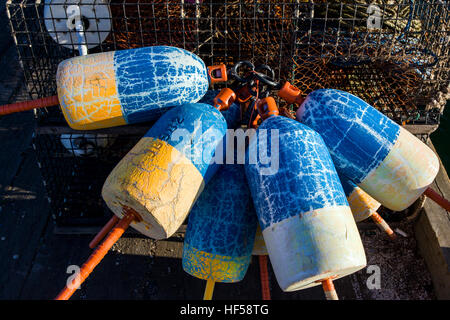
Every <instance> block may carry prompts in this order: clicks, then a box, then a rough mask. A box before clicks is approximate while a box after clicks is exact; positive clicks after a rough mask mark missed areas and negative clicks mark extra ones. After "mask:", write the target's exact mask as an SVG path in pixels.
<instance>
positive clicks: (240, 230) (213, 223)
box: [182, 164, 257, 300]
mask: <svg viewBox="0 0 450 320" xmlns="http://www.w3.org/2000/svg"><path fill="white" fill-rule="evenodd" d="M250 202H251V198H250V191H249V189H248V186H247V181H246V178H245V172H244V166H243V165H242V164H225V165H223V166H221V168H220V169H219V170H218V172H217V173H216V175H215V176H214V177H213V178H212V179H211V181H210V182H209V184H208V185H207V186H206V188H205V190H204V191H203V193H202V194H201V195H200V197H199V198H198V200H197V202H196V203H195V205H194V207H193V208H192V210H191V212H190V213H189V218H188V226H187V230H186V235H185V240H184V246H183V260H182V264H183V270H184V271H186V272H187V273H189V274H190V275H192V276H194V277H197V278H199V279H203V280H207V286H206V290H205V295H204V299H205V300H210V299H211V298H212V291H213V288H214V283H215V282H225V283H233V282H237V281H241V280H242V279H243V278H244V276H245V273H246V272H247V269H248V266H249V264H250V261H251V256H252V248H253V242H254V238H255V231H256V224H257V219H256V215H255V214H254V212H252V211H251V210H249V205H250Z"/></svg>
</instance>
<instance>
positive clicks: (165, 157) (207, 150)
mask: <svg viewBox="0 0 450 320" xmlns="http://www.w3.org/2000/svg"><path fill="white" fill-rule="evenodd" d="M226 128H227V127H226V121H225V118H224V117H223V115H222V114H221V113H220V112H219V111H218V110H217V109H215V108H213V107H212V106H210V105H207V104H202V103H194V104H188V105H183V106H179V107H176V108H173V109H171V110H170V111H168V112H166V113H165V114H164V115H163V116H162V117H161V118H160V119H159V120H158V121H157V122H156V123H155V124H154V125H153V126H152V128H151V129H150V130H149V131H148V132H147V133H146V135H145V136H144V137H143V138H142V139H141V140H140V141H139V142H138V143H137V144H136V146H135V147H134V148H133V149H132V150H131V151H130V152H128V154H127V155H126V156H125V157H124V158H123V159H122V160H121V161H120V162H119V163H118V164H117V166H116V167H115V168H114V169H113V170H112V172H111V173H110V174H109V176H108V177H107V179H106V181H105V183H104V185H103V189H102V197H103V199H104V200H105V202H106V204H107V205H108V207H109V208H110V209H111V210H112V211H113V213H114V214H115V215H116V216H117V217H118V218H119V219H120V220H118V222H117V224H115V225H114V223H115V222H116V221H117V218H112V219H111V220H110V221H109V222H108V223H107V225H106V226H105V227H104V228H103V229H102V230H101V231H100V233H99V234H98V235H97V236H96V237H95V238H94V239H93V241H92V242H91V244H90V246H91V247H94V246H95V245H96V244H97V243H98V242H99V241H101V239H102V238H103V237H105V235H106V234H108V232H109V234H108V235H107V236H106V238H105V240H103V242H102V243H100V245H99V246H98V247H97V248H96V249H95V251H94V253H93V254H92V255H91V257H90V258H89V259H88V262H87V263H86V264H85V265H86V267H85V268H84V266H83V267H82V273H81V280H80V284H81V282H83V281H84V280H85V279H86V278H87V276H88V275H89V273H91V272H92V270H93V269H94V268H95V266H96V265H97V264H98V263H99V262H100V261H101V259H102V258H103V257H104V256H105V255H106V253H107V252H108V250H109V249H110V248H111V246H112V245H113V244H114V242H116V241H117V240H118V239H119V237H120V236H121V235H122V234H123V232H124V231H125V230H124V229H126V228H127V227H128V226H129V225H131V226H132V227H133V228H135V229H136V230H138V231H139V232H141V233H142V234H144V235H146V236H148V237H151V238H153V239H163V238H168V237H170V236H171V235H172V234H173V233H174V232H175V231H176V230H177V229H178V228H179V227H180V225H181V224H182V223H183V221H184V220H185V218H186V216H187V214H188V212H189V210H190V209H191V207H192V205H193V204H194V202H195V201H196V199H197V197H198V196H199V195H200V193H201V192H202V191H203V188H204V186H205V184H206V183H207V182H208V181H209V180H210V179H211V177H212V176H213V175H214V173H215V171H216V170H217V167H216V166H211V163H212V161H213V157H214V154H215V150H216V147H217V146H218V145H219V144H220V143H221V141H222V140H223V138H224V136H225V133H226ZM111 226H113V227H112V229H111ZM109 230H111V231H109ZM120 230H123V231H121V232H119V231H120ZM74 291H75V289H73V288H67V287H66V288H65V289H64V290H63V292H62V293H61V294H60V295H58V297H57V299H68V298H70V296H71V295H72V294H73V292H74Z"/></svg>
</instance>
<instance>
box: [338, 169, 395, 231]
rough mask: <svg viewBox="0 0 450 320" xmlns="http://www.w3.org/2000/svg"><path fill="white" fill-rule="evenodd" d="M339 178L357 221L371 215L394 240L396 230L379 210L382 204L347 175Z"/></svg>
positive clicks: (379, 226)
mask: <svg viewBox="0 0 450 320" xmlns="http://www.w3.org/2000/svg"><path fill="white" fill-rule="evenodd" d="M339 179H340V180H341V183H342V187H343V189H344V192H345V195H346V196H347V200H348V204H349V205H350V209H351V210H352V213H353V218H355V222H361V221H364V220H366V219H368V218H369V217H370V218H371V219H372V220H373V222H375V224H376V225H377V226H378V228H380V229H381V230H382V231H383V232H385V233H386V234H387V235H388V236H389V238H391V239H392V240H394V239H395V238H396V235H395V232H394V231H393V230H392V229H391V227H389V225H388V224H387V222H386V221H384V219H383V218H382V217H381V216H380V215H379V214H378V212H377V210H378V208H379V207H380V206H381V204H380V203H379V202H378V201H377V200H375V199H374V198H372V197H371V196H369V195H368V194H367V193H366V192H364V191H363V190H362V189H361V188H360V187H358V186H357V185H356V184H354V183H353V182H352V181H350V180H349V179H347V178H346V177H345V176H343V175H339Z"/></svg>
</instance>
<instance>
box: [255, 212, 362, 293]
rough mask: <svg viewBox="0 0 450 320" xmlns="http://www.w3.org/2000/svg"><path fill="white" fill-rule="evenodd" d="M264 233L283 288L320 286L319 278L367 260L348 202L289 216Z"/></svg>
mask: <svg viewBox="0 0 450 320" xmlns="http://www.w3.org/2000/svg"><path fill="white" fill-rule="evenodd" d="M263 236H264V240H265V242H266V247H267V251H268V253H269V258H270V262H271V263H272V267H273V271H274V273H275V277H276V278H277V282H278V284H279V285H280V287H281V289H282V290H283V291H295V290H300V289H306V288H309V287H313V286H317V285H320V282H317V281H319V280H323V279H326V278H329V277H336V278H341V277H343V276H346V275H348V274H351V273H353V272H356V271H358V270H360V269H362V268H364V267H365V266H366V263H367V261H366V255H365V253H364V247H363V244H362V242H361V238H360V236H359V232H358V229H357V227H356V223H355V220H354V219H353V216H352V213H351V211H350V208H349V207H348V206H339V207H328V208H322V209H317V210H313V211H311V212H307V213H303V214H301V215H298V216H294V217H290V218H287V219H285V220H282V221H280V222H278V223H275V224H273V225H271V226H270V227H269V228H266V229H264V230H263ZM336 278H335V279H336Z"/></svg>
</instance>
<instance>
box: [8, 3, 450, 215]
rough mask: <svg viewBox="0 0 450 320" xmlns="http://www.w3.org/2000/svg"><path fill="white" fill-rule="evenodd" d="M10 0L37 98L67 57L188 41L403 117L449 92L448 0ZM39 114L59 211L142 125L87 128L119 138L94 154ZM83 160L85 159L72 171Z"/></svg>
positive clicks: (212, 58)
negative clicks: (77, 145) (64, 196)
mask: <svg viewBox="0 0 450 320" xmlns="http://www.w3.org/2000/svg"><path fill="white" fill-rule="evenodd" d="M6 6H7V14H8V17H9V22H10V28H11V33H12V36H13V38H14V41H15V43H16V46H17V51H18V56H19V60H20V63H21V65H22V67H23V70H24V75H25V80H26V83H27V86H28V92H29V94H30V96H31V97H32V98H40V97H44V96H50V95H55V94H56V70H57V66H58V64H59V62H61V61H62V60H64V59H67V58H70V57H73V56H77V55H80V54H86V53H87V52H88V53H97V52H106V51H112V50H122V49H129V48H138V47H144V46H153V45H171V46H176V47H181V48H184V49H186V50H189V51H191V52H193V53H195V54H197V55H198V56H200V57H201V58H202V59H203V60H204V61H205V63H206V64H207V65H213V64H218V63H226V64H228V65H230V64H234V63H236V62H238V61H241V60H250V61H251V62H253V63H254V64H259V63H264V64H267V65H269V66H271V67H272V68H273V69H274V70H275V75H276V80H287V81H290V82H291V83H292V84H294V85H295V86H297V87H298V88H300V89H301V90H302V92H303V93H304V94H308V93H309V92H311V91H313V90H316V89H320V88H335V89H341V90H344V91H348V92H350V93H352V94H354V95H356V96H359V97H360V98H362V99H363V100H365V101H367V102H368V103H370V104H371V105H373V106H374V107H375V108H377V109H378V110H380V111H381V112H383V113H384V114H386V115H387V116H389V117H390V118H391V119H393V120H394V121H396V122H398V123H401V124H416V125H418V126H420V125H435V126H437V125H438V124H439V121H440V114H441V113H442V112H443V108H444V105H445V101H446V100H447V99H448V98H449V97H450V88H449V80H450V76H449V70H450V64H449V50H450V49H449V48H450V46H449V42H450V4H448V3H447V1H440V0H431V1H422V0H389V1H382V0H373V1H368V0H352V1H350V0H347V1H321V0H318V1H300V0H296V1H294V0H292V1H287V0H286V1H275V0H230V1H214V0H203V1H202V0H173V1H170V0H169V1H168V0H154V1H150V0H8V1H7V4H6ZM279 103H280V107H281V109H282V110H283V114H285V115H287V116H289V115H292V114H293V113H294V112H295V106H292V105H286V104H284V103H283V101H279ZM36 117H37V121H38V131H37V135H36V139H35V140H36V145H37V149H40V150H41V152H40V153H41V156H40V159H41V160H40V161H41V162H42V164H43V165H42V171H43V172H44V176H45V177H47V178H46V179H48V180H49V181H48V182H47V188H48V190H49V194H50V195H52V194H53V195H54V196H53V197H52V198H53V200H54V201H53V202H54V211H55V212H56V213H57V214H59V212H62V211H61V204H60V203H64V200H55V199H56V198H58V199H59V198H61V197H62V192H61V190H66V189H61V188H62V187H60V185H63V186H65V188H67V191H69V190H74V188H75V189H76V188H78V187H79V188H81V189H83V188H86V186H87V184H86V182H85V180H86V179H87V180H88V181H90V183H91V185H92V188H93V189H92V190H93V193H95V195H96V196H98V198H99V199H100V193H99V191H98V190H99V188H100V187H101V185H102V184H103V182H104V180H105V178H106V176H107V175H108V173H109V171H110V170H111V169H112V168H113V166H114V163H117V161H118V160H120V158H121V157H122V156H123V155H125V154H126V152H127V151H128V150H129V149H131V146H132V145H133V144H132V143H131V141H133V142H135V141H137V139H138V138H139V137H140V136H142V134H143V132H145V130H144V131H142V130H141V131H139V130H137V131H136V130H133V129H132V127H131V126H128V127H123V128H115V129H114V128H113V129H111V130H109V131H107V133H104V132H103V133H99V132H98V131H95V132H94V131H92V132H89V133H88V134H90V135H91V136H88V137H89V138H88V140H89V139H90V140H91V141H97V138H98V139H100V140H101V136H99V135H102V134H106V138H105V139H106V140H108V141H109V139H111V137H113V138H114V139H118V140H121V141H122V142H123V143H122V144H121V143H117V144H116V143H113V144H107V147H101V146H102V144H101V143H100V147H99V148H97V149H99V150H103V151H98V150H97V149H95V150H97V151H96V152H95V153H93V154H91V155H90V156H87V155H86V154H77V152H76V150H77V148H75V149H76V150H71V151H70V147H69V148H67V147H66V146H67V143H66V144H64V143H63V142H64V140H65V138H67V137H68V138H67V139H68V141H69V142H71V141H72V140H73V139H72V138H73V135H75V134H77V133H76V132H74V131H71V129H69V128H67V125H66V124H65V121H64V118H63V116H62V113H61V112H60V110H59V109H57V108H53V109H52V108H48V109H42V110H38V111H36ZM144 127H145V125H144ZM424 127H425V126H424ZM147 128H148V126H147ZM419 131H420V130H419ZM64 134H69V135H71V136H63V135H64ZM78 138H79V137H78ZM85 138H86V137H85ZM78 140H79V139H78ZM127 141H129V142H130V143H131V146H130V147H129V148H128V149H126V148H127V147H125V146H128V145H127V144H126V142H127ZM66 142H67V141H66ZM116 142H117V141H116ZM72 149H73V148H72ZM125 149H126V150H125ZM105 150H107V152H106V151H105ZM78 153H79V152H78ZM111 154H114V155H115V156H111ZM69 159H71V160H69ZM93 159H94V161H90V160H93ZM104 161H106V162H108V161H111V163H109V164H110V166H108V165H104V164H103V165H102V163H103V162H104ZM84 162H85V163H86V165H85V166H82V165H81V164H80V163H84ZM56 163H57V164H56ZM89 163H90V164H89ZM77 165H79V166H82V167H83V169H80V170H78V171H76V172H77V173H76V174H74V175H70V174H69V176H70V177H67V173H68V172H73V170H75V169H73V166H77ZM58 166H61V168H59V169H57V168H58ZM96 166H97V167H98V166H99V167H101V168H102V169H105V170H101V169H100V168H99V169H98V170H96V169H92V168H97V167H96ZM64 168H65V169H64ZM89 168H91V169H89ZM106 168H109V169H108V170H106ZM58 170H59V171H58ZM84 174H86V177H87V178H81V177H80V178H79V179H75V176H76V175H84ZM51 179H54V180H51ZM56 180H61V181H59V182H57V181H56ZM50 181H51V183H50ZM94 185H95V187H94ZM99 186H100V187H99ZM52 188H53V189H55V190H52ZM69 188H70V189H69ZM64 194H66V193H65V192H64ZM74 197H78V198H83V197H84V198H85V199H87V196H84V195H75V196H74ZM91 197H92V196H91ZM66 200H67V199H66ZM75 200H76V199H75ZM75 200H74V201H75ZM61 201H62V202H61ZM99 202H100V203H101V200H99ZM65 203H68V202H67V201H66V202H65ZM75 203H76V201H75ZM92 206H93V208H94V211H95V210H96V209H98V210H97V212H100V210H99V208H100V206H95V205H94V204H92ZM69 207H70V206H69V205H67V208H69ZM74 207H77V205H74ZM76 209H77V208H76ZM65 210H66V211H70V209H65ZM62 215H64V213H62Z"/></svg>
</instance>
